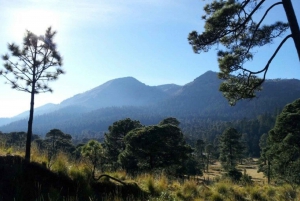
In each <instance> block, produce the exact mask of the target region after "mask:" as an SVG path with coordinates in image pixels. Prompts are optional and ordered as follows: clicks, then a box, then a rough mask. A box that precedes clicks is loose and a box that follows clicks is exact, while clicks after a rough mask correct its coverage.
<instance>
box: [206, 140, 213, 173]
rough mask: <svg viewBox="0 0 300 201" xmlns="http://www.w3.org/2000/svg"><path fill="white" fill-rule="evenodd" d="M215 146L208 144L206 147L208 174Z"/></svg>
mask: <svg viewBox="0 0 300 201" xmlns="http://www.w3.org/2000/svg"><path fill="white" fill-rule="evenodd" d="M213 149H214V146H213V145H212V144H208V145H206V146H205V153H206V172H208V168H209V164H210V158H211V155H212V152H213Z"/></svg>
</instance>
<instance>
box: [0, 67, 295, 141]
mask: <svg viewBox="0 0 300 201" xmlns="http://www.w3.org/2000/svg"><path fill="white" fill-rule="evenodd" d="M220 83H221V80H219V79H218V77H217V73H215V72H212V71H208V72H206V73H204V74H203V75H201V76H199V77H197V78H196V79H194V80H193V81H192V82H190V83H187V84H185V85H184V86H178V85H174V84H166V85H160V86H155V87H153V86H147V85H145V84H143V83H141V82H140V81H138V80H136V79H135V78H132V77H126V78H119V79H114V80H111V81H109V82H106V83H104V84H103V85H100V86H98V87H96V88H94V89H92V90H90V91H87V92H84V93H81V94H78V95H75V96H73V97H71V98H69V99H66V100H65V101H63V102H62V103H61V104H59V105H53V107H52V106H50V105H49V107H46V106H45V107H43V108H40V111H44V114H42V115H39V116H35V120H34V133H36V134H41V135H44V134H45V133H47V132H48V131H49V130H50V129H53V128H58V129H61V130H63V131H64V132H66V133H70V134H72V135H73V136H76V135H77V136H80V137H84V135H85V133H90V132H93V133H101V134H103V133H104V132H105V131H107V128H108V126H109V125H111V124H112V123H113V122H115V121H117V120H120V119H123V118H126V117H130V118H132V119H136V120H140V121H141V123H142V124H144V125H150V124H157V123H158V122H159V121H161V120H162V119H163V118H166V117H168V116H173V117H176V118H178V119H179V120H180V121H181V122H182V124H181V126H182V127H186V128H193V129H194V127H193V126H194V125H193V124H194V123H193V122H201V124H200V123H198V125H197V126H198V127H197V128H195V129H201V125H202V127H203V126H205V127H207V126H208V125H205V124H207V123H205V122H208V121H209V122H211V121H235V120H238V119H244V118H247V119H253V118H256V117H257V116H258V115H262V114H266V113H271V114H275V113H278V111H280V110H281V109H282V108H283V107H284V106H285V105H286V104H287V103H290V102H292V101H294V100H295V99H297V98H300V81H299V80H296V79H273V80H266V82H265V83H264V85H263V90H262V91H261V92H259V93H257V97H256V98H254V99H252V100H243V101H239V102H238V103H237V105H236V106H234V107H232V106H229V104H228V102H227V100H226V99H225V98H224V97H223V95H222V93H221V92H219V90H218V89H219V85H220ZM37 110H38V109H37ZM46 111H49V112H46ZM26 126H27V120H18V121H15V122H12V123H10V124H8V125H5V126H2V127H0V130H1V131H2V132H11V131H22V130H23V131H24V130H26ZM195 129H194V130H195ZM191 130H192V129H191Z"/></svg>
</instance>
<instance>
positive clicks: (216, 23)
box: [188, 0, 300, 105]
mask: <svg viewBox="0 0 300 201" xmlns="http://www.w3.org/2000/svg"><path fill="white" fill-rule="evenodd" d="M266 2H267V1H266V0H260V1H257V0H214V1H212V2H211V3H209V4H207V5H206V6H205V7H204V11H205V15H204V16H203V17H202V18H203V20H204V21H205V26H204V31H203V32H202V33H201V34H199V33H197V31H192V32H191V33H190V34H189V37H188V41H189V43H190V44H191V45H192V47H193V50H194V52H195V53H200V52H207V51H209V50H210V49H211V48H212V47H213V46H217V48H218V49H219V51H218V54H217V55H218V62H219V68H220V72H219V74H218V76H219V78H220V79H223V80H225V81H224V82H223V83H222V84H221V86H220V91H222V92H223V94H224V96H225V97H226V98H227V99H228V101H229V103H230V104H231V105H234V104H235V103H236V101H238V100H240V99H245V98H253V97H255V92H256V91H259V90H261V85H262V83H263V82H264V80H265V78H266V74H267V72H268V69H269V66H270V64H271V62H272V60H273V59H274V57H275V56H276V54H277V53H278V51H279V50H280V48H281V47H282V45H283V44H284V43H285V42H286V40H287V39H289V38H292V39H293V41H294V44H295V47H296V50H297V53H298V57H299V60H300V30H299V25H298V22H297V18H296V15H295V13H294V9H293V6H292V3H291V0H281V1H276V2H275V3H274V4H272V5H270V6H269V7H268V8H267V9H266V10H265V12H264V13H263V14H262V15H261V16H260V17H259V15H260V13H259V12H258V11H259V10H262V9H263V6H264V5H265V4H266ZM280 5H281V6H283V9H284V11H285V13H286V15H287V22H281V21H278V22H274V23H272V24H269V25H266V24H264V20H265V18H266V16H267V15H268V14H269V12H270V11H271V10H272V9H273V8H274V7H276V6H280ZM257 18H259V21H256V20H255V19H257ZM289 29H290V30H291V33H290V34H286V32H287V31H288V30H289ZM278 37H284V38H283V40H282V41H281V43H280V44H279V46H278V47H277V48H276V49H275V50H274V53H273V54H272V55H271V56H270V59H269V60H268V62H267V64H265V66H264V67H263V68H261V69H260V70H252V69H249V68H246V67H245V66H244V64H245V63H246V62H247V61H250V60H252V59H253V57H254V54H255V51H256V50H257V49H256V48H259V47H262V46H264V45H267V44H270V43H273V42H274V40H275V39H276V38H278ZM254 69H255V68H254ZM258 76H262V78H259V77H258Z"/></svg>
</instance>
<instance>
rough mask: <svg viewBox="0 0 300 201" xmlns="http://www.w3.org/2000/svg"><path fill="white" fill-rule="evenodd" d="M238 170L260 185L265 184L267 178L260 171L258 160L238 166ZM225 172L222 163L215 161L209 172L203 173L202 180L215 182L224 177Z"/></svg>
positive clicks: (248, 161)
mask: <svg viewBox="0 0 300 201" xmlns="http://www.w3.org/2000/svg"><path fill="white" fill-rule="evenodd" d="M237 168H238V169H239V170H241V171H242V172H243V173H247V174H248V175H249V176H251V177H252V180H253V181H254V182H258V183H265V182H266V178H265V176H264V174H263V173H262V172H259V173H258V172H257V171H258V159H251V160H247V161H244V162H243V164H242V165H238V166H237ZM223 173H224V171H223V170H222V166H221V163H220V162H219V161H214V162H213V163H212V164H210V166H209V169H208V172H203V176H202V177H201V179H203V180H206V181H207V180H209V181H213V180H215V179H216V178H217V177H220V176H222V174H223Z"/></svg>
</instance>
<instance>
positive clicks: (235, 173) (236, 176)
mask: <svg viewBox="0 0 300 201" xmlns="http://www.w3.org/2000/svg"><path fill="white" fill-rule="evenodd" d="M225 176H226V177H229V178H230V179H231V180H232V181H234V182H236V181H240V180H241V178H242V176H243V174H242V173H241V172H240V171H239V170H237V169H236V168H234V169H231V170H229V171H228V172H227V173H226V174H225Z"/></svg>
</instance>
